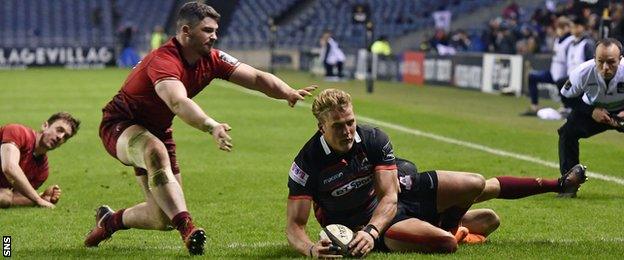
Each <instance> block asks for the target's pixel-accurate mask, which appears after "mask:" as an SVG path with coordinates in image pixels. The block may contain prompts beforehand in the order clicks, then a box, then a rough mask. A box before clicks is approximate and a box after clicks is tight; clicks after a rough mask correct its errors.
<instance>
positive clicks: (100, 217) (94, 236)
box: [84, 205, 115, 247]
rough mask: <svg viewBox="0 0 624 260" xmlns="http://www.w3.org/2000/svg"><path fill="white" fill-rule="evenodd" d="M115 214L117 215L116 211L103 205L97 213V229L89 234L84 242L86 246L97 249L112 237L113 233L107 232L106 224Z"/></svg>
mask: <svg viewBox="0 0 624 260" xmlns="http://www.w3.org/2000/svg"><path fill="white" fill-rule="evenodd" d="M113 213H115V211H113V209H111V208H110V207H109V206H107V205H102V206H100V207H99V208H98V209H97V210H96V211H95V227H94V228H93V229H91V231H90V232H89V234H87V237H86V238H85V241H84V244H85V246H87V247H96V246H98V245H99V244H100V242H102V241H104V240H107V239H109V238H110V237H111V235H112V233H110V232H108V231H107V230H106V228H105V227H104V223H105V222H106V220H107V219H108V218H110V217H111V216H112V215H113Z"/></svg>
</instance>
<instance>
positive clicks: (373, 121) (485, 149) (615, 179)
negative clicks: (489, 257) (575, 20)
mask: <svg viewBox="0 0 624 260" xmlns="http://www.w3.org/2000/svg"><path fill="white" fill-rule="evenodd" d="M223 83H224V84H223V85H221V86H231V87H232V88H231V89H234V90H237V91H240V92H243V93H247V94H250V95H254V96H259V97H265V98H266V97H267V96H265V95H264V94H262V93H260V92H257V91H253V90H249V89H246V88H243V87H239V86H237V85H235V84H233V83H229V82H225V81H224V82H223ZM217 85H218V84H217ZM273 100H275V101H278V102H283V103H285V102H286V101H284V100H276V99H273ZM297 106H301V107H305V108H311V105H310V104H308V103H302V102H297ZM357 118H358V119H359V120H362V121H365V122H368V123H371V124H374V125H378V126H383V127H386V128H391V129H394V130H397V131H400V132H404V133H408V134H412V135H416V136H422V137H427V138H430V139H433V140H436V141H440V142H444V143H449V144H455V145H459V146H463V147H468V148H472V149H475V150H479V151H482V152H486V153H491V154H494V155H498V156H503V157H510V158H514V159H518V160H522V161H527V162H532V163H536V164H540V165H543V166H547V167H550V168H555V169H559V164H558V163H554V162H549V161H545V160H542V159H539V158H536V157H533V156H529V155H524V154H518V153H513V152H507V151H503V150H500V149H496V148H492V147H488V146H484V145H480V144H476V143H471V142H467V141H461V140H458V139H453V138H450V137H445V136H441V135H437V134H433V133H427V132H423V131H420V130H417V129H413V128H408V127H405V126H402V125H397V124H393V123H388V122H385V121H381V120H377V119H373V118H370V117H366V116H362V115H358V116H357ZM587 176H589V177H592V178H596V179H599V180H604V181H608V182H613V183H617V184H620V185H624V179H622V178H618V177H613V176H609V175H606V174H602V173H597V172H591V171H588V172H587Z"/></svg>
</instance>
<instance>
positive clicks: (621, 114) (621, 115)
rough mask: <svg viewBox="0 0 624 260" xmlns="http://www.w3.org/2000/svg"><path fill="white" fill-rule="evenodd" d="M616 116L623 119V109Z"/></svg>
mask: <svg viewBox="0 0 624 260" xmlns="http://www.w3.org/2000/svg"><path fill="white" fill-rule="evenodd" d="M617 117H619V118H622V119H624V111H621V112H620V113H618V114H617Z"/></svg>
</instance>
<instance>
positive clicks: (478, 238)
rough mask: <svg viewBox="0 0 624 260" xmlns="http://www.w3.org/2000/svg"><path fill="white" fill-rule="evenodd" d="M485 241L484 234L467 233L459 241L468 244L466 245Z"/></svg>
mask: <svg viewBox="0 0 624 260" xmlns="http://www.w3.org/2000/svg"><path fill="white" fill-rule="evenodd" d="M486 241H487V238H486V237H485V236H484V235H479V234H472V233H468V235H466V237H464V239H463V240H462V241H460V242H459V243H461V244H468V245H476V244H483V243H485V242H486Z"/></svg>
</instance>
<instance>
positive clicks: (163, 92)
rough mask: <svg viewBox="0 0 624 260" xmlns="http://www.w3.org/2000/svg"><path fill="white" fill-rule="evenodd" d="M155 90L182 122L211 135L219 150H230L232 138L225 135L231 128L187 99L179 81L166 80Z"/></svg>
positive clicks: (158, 84) (157, 85)
mask: <svg viewBox="0 0 624 260" xmlns="http://www.w3.org/2000/svg"><path fill="white" fill-rule="evenodd" d="M155 89H156V93H157V94H158V97H160V98H161V99H162V100H163V101H164V102H165V104H167V106H168V107H169V109H171V111H172V112H173V113H174V114H176V115H177V116H178V117H180V119H182V121H184V122H185V123H187V124H188V125H190V126H192V127H195V128H197V129H199V130H201V131H204V132H209V133H211V134H212V137H213V138H214V140H215V142H216V143H217V146H218V147H219V149H221V150H224V151H231V150H232V147H233V146H232V143H231V141H232V138H231V137H230V136H229V135H228V134H227V132H228V131H230V130H231V129H232V128H230V126H229V125H228V124H222V123H219V122H217V121H215V120H214V119H212V118H210V117H209V116H208V115H206V113H204V111H203V110H202V109H201V107H199V105H197V103H195V101H193V100H192V99H190V98H188V96H187V93H186V89H185V88H184V85H183V84H182V82H181V81H179V80H177V79H175V78H166V79H163V80H160V81H158V82H157V83H156V86H155Z"/></svg>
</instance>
